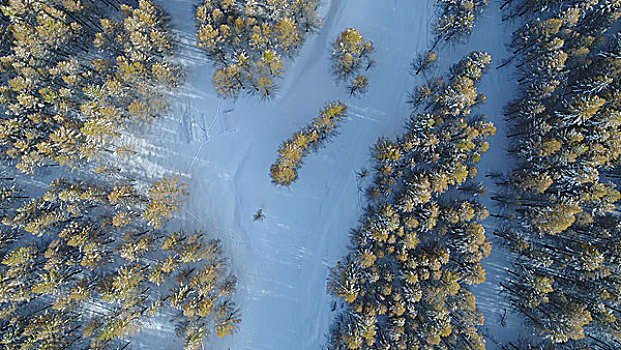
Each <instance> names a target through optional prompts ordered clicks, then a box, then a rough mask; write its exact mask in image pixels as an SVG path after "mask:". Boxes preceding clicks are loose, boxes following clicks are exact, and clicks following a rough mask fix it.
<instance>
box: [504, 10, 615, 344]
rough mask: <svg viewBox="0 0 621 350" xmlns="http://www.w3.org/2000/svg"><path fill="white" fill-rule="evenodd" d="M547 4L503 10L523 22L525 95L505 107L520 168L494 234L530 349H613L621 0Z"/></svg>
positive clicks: (507, 185) (519, 35)
mask: <svg viewBox="0 0 621 350" xmlns="http://www.w3.org/2000/svg"><path fill="white" fill-rule="evenodd" d="M547 3H549V6H544V7H542V6H540V5H539V4H538V3H536V2H533V1H522V0H515V1H507V2H506V4H505V6H507V10H506V11H507V13H508V14H507V15H505V18H506V19H510V18H515V17H518V16H523V17H525V18H527V20H526V23H525V24H524V25H523V26H522V27H520V28H519V29H518V30H517V31H516V32H515V34H514V39H513V48H514V53H515V54H516V55H517V56H516V61H517V63H516V66H517V68H518V74H519V76H520V77H519V83H520V86H521V92H520V96H519V98H518V99H517V100H515V101H514V102H512V103H511V104H510V105H509V106H508V108H507V117H508V120H510V121H511V125H512V130H513V135H510V138H511V139H512V142H511V147H510V154H511V155H512V156H513V157H514V159H515V160H516V168H515V170H514V171H513V172H512V173H511V174H510V175H509V176H507V177H499V178H498V182H499V183H500V184H501V185H503V187H504V190H505V193H502V194H499V195H498V196H496V197H495V199H496V200H497V201H498V202H499V203H500V204H501V208H502V209H503V210H502V212H501V216H502V217H504V219H505V220H504V222H505V225H504V228H503V229H501V230H499V231H498V232H496V235H498V236H500V237H502V238H503V240H504V242H505V243H506V244H507V245H508V246H509V247H511V248H512V250H513V251H514V253H515V265H514V266H513V267H511V268H510V269H509V273H510V278H509V279H508V280H507V281H506V282H505V283H503V286H504V288H505V290H506V291H507V293H508V295H509V297H510V300H511V301H512V304H513V305H514V306H515V309H516V310H518V311H519V312H521V313H522V314H523V315H524V318H525V320H526V322H527V323H528V324H529V325H530V326H531V327H532V329H533V330H534V331H535V332H536V333H537V334H538V335H541V338H540V339H539V340H536V341H535V342H534V344H538V343H540V342H543V343H544V344H543V345H542V346H534V345H533V346H532V348H550V349H552V348H558V349H566V348H567V349H577V348H580V349H606V350H608V349H618V348H620V347H621V323H620V322H619V317H621V298H620V296H621V269H620V267H621V266H620V265H619V261H620V259H621V251H620V250H619V247H620V245H619V244H620V242H621V225H620V222H621V221H620V218H619V210H618V201H619V199H621V193H620V192H619V190H618V182H617V179H618V176H617V175H616V174H615V170H616V169H618V166H619V164H620V161H621V143H620V140H621V138H620V137H621V129H620V126H621V124H620V121H621V119H619V113H620V110H621V99H620V97H621V95H620V93H619V91H620V86H619V82H620V80H621V70H619V67H620V62H621V61H620V60H619V58H620V57H621V40H620V38H621V37H620V36H619V33H618V27H617V25H618V19H619V17H620V16H621V4H620V3H619V2H618V1H608V0H599V1H597V0H596V1H582V0H576V1H571V2H563V4H562V5H561V4H560V2H554V1H553V2H547ZM557 5H558V6H557ZM508 348H511V347H508ZM524 348H526V347H524Z"/></svg>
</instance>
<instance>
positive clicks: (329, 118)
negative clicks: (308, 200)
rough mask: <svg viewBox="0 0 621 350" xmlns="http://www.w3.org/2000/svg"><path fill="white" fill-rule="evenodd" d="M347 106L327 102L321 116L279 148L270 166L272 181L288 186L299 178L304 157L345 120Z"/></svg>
mask: <svg viewBox="0 0 621 350" xmlns="http://www.w3.org/2000/svg"><path fill="white" fill-rule="evenodd" d="M346 113H347V106H345V105H344V104H342V103H340V102H332V103H329V104H327V105H326V106H325V107H324V108H323V109H322V110H321V112H320V113H319V116H318V117H316V118H315V119H313V120H312V121H311V123H310V124H309V125H308V126H306V127H305V128H303V129H302V130H300V131H298V132H296V133H295V134H294V135H293V136H292V137H291V138H290V139H289V140H287V141H285V143H283V144H282V146H280V148H279V149H278V159H277V160H276V163H274V164H273V165H272V167H271V168H270V175H271V177H272V181H274V183H276V184H278V185H282V186H288V185H290V184H291V183H292V182H293V181H295V180H296V179H297V178H298V169H299V168H300V166H302V158H303V157H304V156H306V155H307V154H308V153H310V152H311V151H313V150H317V149H319V147H321V145H323V144H324V143H325V142H326V141H327V140H328V139H329V138H330V137H331V136H333V135H334V134H335V132H336V128H337V127H338V126H339V124H340V122H342V121H343V119H344V118H345V116H346Z"/></svg>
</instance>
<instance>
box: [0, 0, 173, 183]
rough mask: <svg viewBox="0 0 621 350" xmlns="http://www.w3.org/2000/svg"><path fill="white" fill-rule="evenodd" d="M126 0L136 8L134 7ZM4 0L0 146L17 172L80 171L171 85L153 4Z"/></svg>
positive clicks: (153, 112) (148, 113)
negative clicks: (60, 167)
mask: <svg viewBox="0 0 621 350" xmlns="http://www.w3.org/2000/svg"><path fill="white" fill-rule="evenodd" d="M131 3H134V2H133V1H132V2H131ZM137 4H138V6H136V7H133V6H130V5H126V4H123V3H122V2H119V1H95V2H93V1H80V0H67V1H43V0H11V1H8V2H6V1H5V2H3V5H0V10H1V11H2V16H1V17H0V21H1V23H0V28H2V30H1V31H0V32H1V33H2V36H3V38H4V39H6V41H4V40H3V42H2V48H1V49H0V104H2V109H0V113H1V114H2V118H1V119H0V146H1V147H2V149H3V151H4V152H5V153H6V154H7V155H8V156H9V157H11V158H13V159H16V160H19V162H18V163H17V165H16V166H17V168H18V169H20V170H21V171H23V172H25V173H28V174H33V173H34V172H35V170H36V169H37V168H38V167H41V166H49V165H55V164H67V165H70V166H72V167H79V166H80V165H81V164H83V162H84V161H88V160H93V159H95V158H97V156H98V154H101V153H102V152H106V153H113V152H115V151H117V150H118V151H119V153H120V152H121V151H122V150H123V149H117V148H116V144H115V140H117V139H118V137H119V136H120V135H122V134H123V132H124V130H125V127H126V125H127V124H128V123H129V122H132V121H145V120H149V119H150V118H152V117H155V116H157V115H158V114H159V113H160V112H161V111H162V109H163V108H164V107H165V103H164V100H163V93H164V92H165V91H166V90H168V89H169V88H171V87H174V86H175V85H176V84H177V79H178V75H179V72H178V69H177V67H176V66H175V65H174V64H172V63H170V55H171V54H172V48H173V47H172V46H173V41H172V39H171V36H170V34H169V33H168V31H167V29H166V27H165V25H164V19H163V13H162V11H161V10H160V9H159V8H158V7H156V6H155V5H154V4H153V3H152V2H151V1H148V0H140V1H138V2H137Z"/></svg>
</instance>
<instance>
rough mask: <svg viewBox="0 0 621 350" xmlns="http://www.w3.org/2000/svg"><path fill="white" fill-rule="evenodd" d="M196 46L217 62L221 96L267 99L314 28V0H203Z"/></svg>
mask: <svg viewBox="0 0 621 350" xmlns="http://www.w3.org/2000/svg"><path fill="white" fill-rule="evenodd" d="M201 3H202V4H201V5H200V6H198V7H197V9H196V20H197V23H198V32H197V39H198V47H199V48H201V49H203V50H204V51H205V52H206V54H207V55H208V57H209V58H210V59H211V60H212V61H213V62H214V63H215V64H216V66H217V68H218V69H217V70H216V72H215V73H214V75H213V79H212V80H213V85H214V87H215V88H216V91H217V92H218V94H220V95H221V96H223V97H231V96H233V97H235V96H237V95H239V93H240V92H242V91H244V92H246V93H250V94H258V95H260V96H263V97H269V96H270V95H271V94H272V92H273V91H274V89H275V88H276V81H277V79H278V78H280V77H281V76H282V75H283V74H284V71H285V66H284V65H285V60H286V59H288V58H292V57H293V56H294V55H295V54H296V52H297V49H298V47H299V46H300V45H301V44H302V42H303V41H304V37H305V36H306V35H307V33H309V32H312V31H313V30H315V29H316V28H317V26H318V25H319V23H320V20H319V18H318V16H317V8H318V6H319V1H317V0H296V1H290V0H259V1H249V0H241V1H233V0H202V1H201Z"/></svg>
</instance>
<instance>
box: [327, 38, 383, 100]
mask: <svg viewBox="0 0 621 350" xmlns="http://www.w3.org/2000/svg"><path fill="white" fill-rule="evenodd" d="M332 46H333V50H332V61H333V63H332V69H333V72H334V75H336V76H337V78H338V79H340V80H345V81H347V82H348V89H349V94H350V95H354V94H355V95H359V94H362V93H365V92H366V91H367V90H368V87H369V79H368V78H367V77H366V76H365V75H363V74H361V73H360V72H361V71H368V70H369V69H370V68H371V67H373V65H374V64H375V59H374V58H373V57H372V56H371V53H372V52H373V50H374V47H373V43H372V42H370V41H368V40H366V39H365V38H364V37H363V36H362V34H360V32H359V31H358V30H357V29H354V28H349V29H346V30H344V31H343V32H342V33H341V34H339V36H338V37H337V38H336V40H335V41H334V43H333V45H332Z"/></svg>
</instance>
